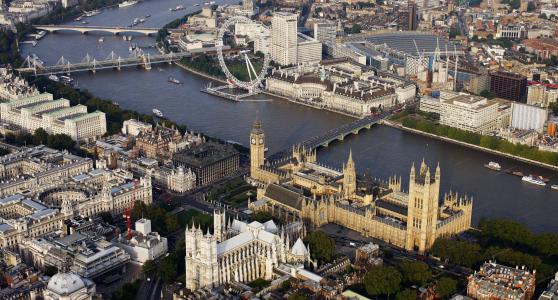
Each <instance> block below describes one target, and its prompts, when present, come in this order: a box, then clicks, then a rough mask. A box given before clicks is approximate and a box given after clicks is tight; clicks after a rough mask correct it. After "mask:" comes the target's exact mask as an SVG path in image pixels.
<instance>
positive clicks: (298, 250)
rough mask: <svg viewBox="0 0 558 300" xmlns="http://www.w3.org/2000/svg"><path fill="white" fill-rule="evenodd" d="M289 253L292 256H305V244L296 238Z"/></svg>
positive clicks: (306, 252)
mask: <svg viewBox="0 0 558 300" xmlns="http://www.w3.org/2000/svg"><path fill="white" fill-rule="evenodd" d="M291 254H292V255H294V256H300V257H306V256H307V255H308V251H306V246H304V243H303V242H302V240H301V239H300V238H298V240H296V242H295V244H294V245H293V247H292V248H291Z"/></svg>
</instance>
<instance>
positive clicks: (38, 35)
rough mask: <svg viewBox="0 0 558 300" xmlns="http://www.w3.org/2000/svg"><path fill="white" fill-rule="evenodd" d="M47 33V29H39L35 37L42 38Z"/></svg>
mask: <svg viewBox="0 0 558 300" xmlns="http://www.w3.org/2000/svg"><path fill="white" fill-rule="evenodd" d="M46 34H47V32H46V31H44V30H41V31H39V33H37V35H36V36H35V39H36V40H40V39H42V38H44V37H45V35H46Z"/></svg>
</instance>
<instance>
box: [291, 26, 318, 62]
mask: <svg viewBox="0 0 558 300" xmlns="http://www.w3.org/2000/svg"><path fill="white" fill-rule="evenodd" d="M297 38H298V46H297V59H296V61H297V63H298V64H305V63H312V62H319V61H320V60H322V43H321V42H320V41H318V40H317V39H314V38H312V37H309V36H307V35H305V34H302V33H298V34H297Z"/></svg>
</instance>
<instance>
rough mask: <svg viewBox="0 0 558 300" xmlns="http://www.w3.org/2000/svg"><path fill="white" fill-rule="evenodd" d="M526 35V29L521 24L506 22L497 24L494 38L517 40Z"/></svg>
mask: <svg viewBox="0 0 558 300" xmlns="http://www.w3.org/2000/svg"><path fill="white" fill-rule="evenodd" d="M526 36H527V29H526V28H525V26H524V25H523V24H512V23H510V24H507V25H502V24H498V28H497V30H496V38H497V39H510V40H518V39H522V38H525V37H526Z"/></svg>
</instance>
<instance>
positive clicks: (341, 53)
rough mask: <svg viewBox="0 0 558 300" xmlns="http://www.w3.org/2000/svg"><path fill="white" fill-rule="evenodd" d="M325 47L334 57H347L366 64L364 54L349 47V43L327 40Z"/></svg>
mask: <svg viewBox="0 0 558 300" xmlns="http://www.w3.org/2000/svg"><path fill="white" fill-rule="evenodd" d="M327 48H328V54H330V55H331V56H332V57H334V58H343V57H348V58H350V59H352V60H353V61H355V62H357V63H359V64H362V65H366V55H364V54H363V53H361V52H360V51H359V50H358V49H356V48H354V47H351V46H350V44H344V43H337V42H329V43H327Z"/></svg>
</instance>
